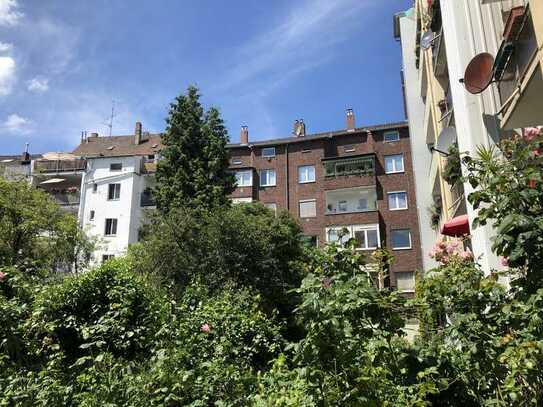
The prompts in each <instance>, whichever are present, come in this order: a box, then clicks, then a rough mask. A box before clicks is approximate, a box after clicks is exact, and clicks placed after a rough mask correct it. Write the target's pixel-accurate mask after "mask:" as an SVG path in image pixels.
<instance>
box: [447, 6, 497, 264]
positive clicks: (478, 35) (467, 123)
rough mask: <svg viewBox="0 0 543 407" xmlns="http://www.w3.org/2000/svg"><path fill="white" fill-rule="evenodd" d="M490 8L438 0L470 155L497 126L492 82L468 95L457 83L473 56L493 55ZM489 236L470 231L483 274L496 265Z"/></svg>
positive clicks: (460, 129)
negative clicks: (481, 89) (488, 86)
mask: <svg viewBox="0 0 543 407" xmlns="http://www.w3.org/2000/svg"><path fill="white" fill-rule="evenodd" d="M493 7H495V5H494V6H491V5H484V6H482V5H481V4H480V2H479V1H474V0H441V12H442V17H443V33H444V36H445V41H446V43H447V47H446V51H447V61H448V67H449V76H450V83H451V91H452V97H453V105H454V115H455V122H456V130H457V135H458V147H459V149H460V151H461V152H467V153H469V154H470V155H472V156H475V155H476V151H477V147H478V146H487V147H488V146H491V145H494V144H495V141H496V140H497V139H498V127H497V124H496V123H495V122H493V120H492V118H493V116H494V115H495V114H496V113H497V111H498V109H499V106H498V102H497V100H498V99H497V93H496V90H495V88H494V85H492V86H491V87H490V88H489V89H487V90H486V91H484V92H483V93H482V94H480V95H472V94H470V93H468V92H467V91H466V90H465V89H464V86H463V84H461V83H460V79H461V78H463V76H464V72H465V69H466V67H467V65H468V63H469V62H470V61H471V59H472V58H473V57H474V56H475V55H477V54H478V53H481V52H489V53H491V54H493V55H496V52H497V47H498V45H499V44H498V35H497V33H498V32H499V31H500V27H499V21H498V20H497V19H496V13H495V12H494V8H493ZM464 189H465V192H466V196H468V195H469V194H470V192H472V191H473V189H472V188H471V185H469V184H468V183H465V184H464ZM467 208H468V216H469V219H470V222H473V219H474V218H475V217H476V215H477V212H476V211H475V210H473V209H472V208H471V205H469V204H467ZM493 236H494V231H493V230H492V228H491V227H490V226H486V227H479V228H477V229H475V230H472V245H473V251H474V254H475V257H476V258H478V260H479V263H480V264H481V266H482V267H483V270H484V271H485V272H486V273H489V272H490V271H491V270H492V269H498V268H500V266H499V262H498V258H497V256H496V255H495V254H494V253H492V249H491V246H492V241H491V239H492V237H493Z"/></svg>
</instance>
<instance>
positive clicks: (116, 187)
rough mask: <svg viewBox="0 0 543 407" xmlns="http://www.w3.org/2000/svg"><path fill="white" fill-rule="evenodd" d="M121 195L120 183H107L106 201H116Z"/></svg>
mask: <svg viewBox="0 0 543 407" xmlns="http://www.w3.org/2000/svg"><path fill="white" fill-rule="evenodd" d="M120 197H121V184H109V185H108V190H107V199H108V201H116V200H118V199H119V198H120Z"/></svg>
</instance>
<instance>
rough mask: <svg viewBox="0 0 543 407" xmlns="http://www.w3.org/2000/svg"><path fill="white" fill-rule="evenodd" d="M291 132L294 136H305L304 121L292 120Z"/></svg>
mask: <svg viewBox="0 0 543 407" xmlns="http://www.w3.org/2000/svg"><path fill="white" fill-rule="evenodd" d="M292 133H293V134H294V136H296V137H303V136H305V123H304V119H299V120H295V121H294V128H293V131H292Z"/></svg>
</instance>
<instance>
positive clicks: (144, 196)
mask: <svg viewBox="0 0 543 407" xmlns="http://www.w3.org/2000/svg"><path fill="white" fill-rule="evenodd" d="M140 206H141V207H142V208H146V207H150V206H156V199H155V197H154V196H153V193H152V192H151V191H150V190H147V191H144V192H142V193H141V196H140Z"/></svg>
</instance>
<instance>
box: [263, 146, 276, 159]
mask: <svg viewBox="0 0 543 407" xmlns="http://www.w3.org/2000/svg"><path fill="white" fill-rule="evenodd" d="M262 157H275V147H266V148H263V149H262Z"/></svg>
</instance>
